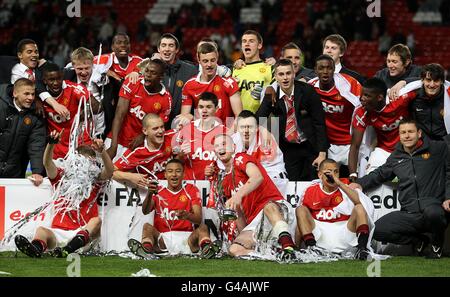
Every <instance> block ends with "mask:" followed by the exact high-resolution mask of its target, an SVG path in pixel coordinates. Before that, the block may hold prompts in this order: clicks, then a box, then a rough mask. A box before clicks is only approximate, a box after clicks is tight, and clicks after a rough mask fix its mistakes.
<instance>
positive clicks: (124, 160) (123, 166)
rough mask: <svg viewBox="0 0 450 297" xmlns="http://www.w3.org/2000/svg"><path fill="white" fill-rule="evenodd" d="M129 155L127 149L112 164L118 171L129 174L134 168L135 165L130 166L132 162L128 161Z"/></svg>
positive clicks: (129, 152) (129, 151)
mask: <svg viewBox="0 0 450 297" xmlns="http://www.w3.org/2000/svg"><path fill="white" fill-rule="evenodd" d="M130 155H131V150H130V149H127V150H126V151H125V153H124V154H123V155H122V156H121V157H120V158H119V159H118V160H117V161H116V162H115V163H114V166H115V167H117V169H118V170H120V171H125V172H131V171H134V170H135V168H136V164H134V165H132V163H134V162H130V161H129V157H130Z"/></svg>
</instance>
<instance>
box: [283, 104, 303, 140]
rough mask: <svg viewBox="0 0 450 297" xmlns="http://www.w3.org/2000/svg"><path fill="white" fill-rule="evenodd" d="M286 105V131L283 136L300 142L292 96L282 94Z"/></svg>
mask: <svg viewBox="0 0 450 297" xmlns="http://www.w3.org/2000/svg"><path fill="white" fill-rule="evenodd" d="M283 99H284V101H285V102H286V105H287V120H286V132H285V134H284V136H285V137H286V139H287V140H288V141H289V142H293V143H301V142H303V140H302V139H301V137H300V133H299V131H298V129H297V119H296V118H295V108H294V98H293V97H288V96H287V95H284V96H283Z"/></svg>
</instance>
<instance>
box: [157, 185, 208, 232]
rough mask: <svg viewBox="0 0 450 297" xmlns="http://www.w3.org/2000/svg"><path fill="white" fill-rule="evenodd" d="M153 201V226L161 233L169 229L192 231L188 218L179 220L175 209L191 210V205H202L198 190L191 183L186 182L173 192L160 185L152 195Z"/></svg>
mask: <svg viewBox="0 0 450 297" xmlns="http://www.w3.org/2000/svg"><path fill="white" fill-rule="evenodd" d="M152 199H153V201H154V202H155V220H154V222H153V226H154V227H155V228H156V230H158V231H159V232H161V233H164V232H169V231H187V232H189V231H194V228H193V224H192V222H191V221H189V220H180V219H178V217H177V216H176V214H175V210H186V211H191V210H192V206H193V205H199V206H200V207H201V206H202V201H201V198H200V191H199V190H198V188H197V187H196V186H195V185H193V184H186V185H185V186H184V187H183V188H182V189H181V190H180V191H178V192H176V193H174V192H172V191H170V190H169V189H167V188H165V187H161V188H160V190H159V192H158V194H157V195H153V197H152Z"/></svg>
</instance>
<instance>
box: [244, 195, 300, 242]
mask: <svg viewBox="0 0 450 297" xmlns="http://www.w3.org/2000/svg"><path fill="white" fill-rule="evenodd" d="M276 202H277V203H279V204H281V205H283V206H281V207H282V209H284V210H285V211H283V217H284V219H285V221H286V223H287V224H288V231H289V234H291V236H292V238H295V230H296V228H297V219H296V216H295V209H294V208H293V207H292V205H291V204H290V203H289V202H287V201H286V200H279V201H276ZM272 229H273V226H272V224H270V221H269V219H268V218H267V217H266V216H265V215H264V210H261V211H260V212H259V213H258V214H257V215H256V217H255V218H254V219H253V220H252V221H251V222H250V224H248V225H247V226H245V228H244V229H243V230H242V232H244V231H252V232H254V238H255V240H256V239H257V238H262V239H264V240H268V239H271V238H272V239H273V238H277V236H278V234H271V233H272Z"/></svg>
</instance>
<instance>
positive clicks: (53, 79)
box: [43, 71, 63, 96]
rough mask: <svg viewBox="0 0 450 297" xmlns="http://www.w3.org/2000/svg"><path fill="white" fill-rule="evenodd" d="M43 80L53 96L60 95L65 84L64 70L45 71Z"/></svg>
mask: <svg viewBox="0 0 450 297" xmlns="http://www.w3.org/2000/svg"><path fill="white" fill-rule="evenodd" d="M43 81H44V84H45V85H46V86H47V88H48V90H49V91H50V94H51V95H52V96H58V95H59V94H60V93H61V91H62V84H63V73H62V71H51V72H44V77H43Z"/></svg>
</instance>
